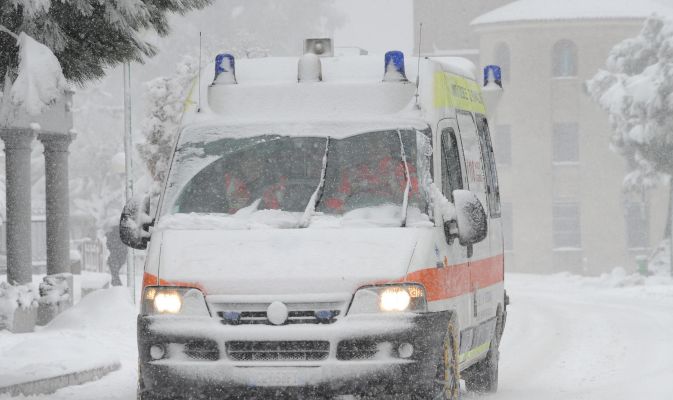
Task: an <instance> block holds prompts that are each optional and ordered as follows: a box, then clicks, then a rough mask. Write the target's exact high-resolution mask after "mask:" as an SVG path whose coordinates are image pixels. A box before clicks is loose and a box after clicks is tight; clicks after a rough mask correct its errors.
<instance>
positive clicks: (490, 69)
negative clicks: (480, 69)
mask: <svg viewBox="0 0 673 400" xmlns="http://www.w3.org/2000/svg"><path fill="white" fill-rule="evenodd" d="M491 77H492V78H493V82H495V84H496V85H498V86H500V87H502V70H501V69H500V67H499V66H497V65H487V66H486V67H484V86H488V84H489V83H490V82H491Z"/></svg>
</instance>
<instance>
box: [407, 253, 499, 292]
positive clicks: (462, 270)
mask: <svg viewBox="0 0 673 400" xmlns="http://www.w3.org/2000/svg"><path fill="white" fill-rule="evenodd" d="M503 259H504V258H503V256H502V255H498V256H495V257H489V258H485V259H482V260H476V261H470V264H469V267H468V264H467V263H463V264H454V265H449V266H448V267H444V268H437V267H432V268H426V269H422V270H418V271H414V272H412V273H410V274H408V275H407V276H406V278H405V279H404V281H405V282H418V283H421V284H422V285H423V286H425V290H426V293H427V296H428V301H436V300H444V299H449V298H452V297H456V296H460V295H462V294H465V293H469V292H471V291H472V290H471V286H474V287H475V288H477V289H480V288H484V287H487V286H491V285H493V284H496V283H498V282H502V281H503V280H504V269H503ZM470 282H471V283H472V284H470Z"/></svg>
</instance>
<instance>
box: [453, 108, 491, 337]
mask: <svg viewBox="0 0 673 400" xmlns="http://www.w3.org/2000/svg"><path fill="white" fill-rule="evenodd" d="M457 120H458V127H459V129H460V136H461V139H462V143H463V157H464V158H465V166H466V171H467V182H468V188H469V190H470V191H471V192H473V193H474V194H475V195H476V196H477V198H478V199H479V201H481V204H482V205H483V206H484V209H485V210H486V214H487V215H489V213H490V210H489V202H488V194H487V192H488V185H487V176H486V172H485V169H484V166H485V164H486V163H485V159H484V157H482V147H481V141H480V138H479V133H478V131H477V124H476V122H475V120H474V117H473V115H472V113H470V112H465V111H460V110H459V111H458V112H457ZM487 220H488V229H489V231H490V230H491V220H490V218H489V219H487ZM467 253H468V259H469V261H468V264H469V270H470V289H471V291H472V293H473V307H472V312H473V314H472V316H473V318H474V326H475V327H476V328H478V326H479V325H480V324H481V323H484V322H485V321H487V320H489V319H490V318H491V317H492V316H491V315H489V310H488V308H489V307H485V308H484V307H482V306H483V305H484V299H482V298H481V297H480V295H481V293H480V289H482V288H483V287H482V286H483V282H484V279H483V278H484V276H485V275H487V274H488V272H489V269H488V263H489V262H490V259H491V258H492V254H491V243H490V240H489V239H488V237H487V238H486V239H484V240H482V241H481V242H479V243H475V244H474V245H472V246H468V249H467ZM477 333H478V332H476V333H475V336H476V335H477ZM475 340H476V341H479V338H476V337H475ZM481 344H482V343H474V346H479V345H481Z"/></svg>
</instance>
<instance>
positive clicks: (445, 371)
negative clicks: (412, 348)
mask: <svg viewBox="0 0 673 400" xmlns="http://www.w3.org/2000/svg"><path fill="white" fill-rule="evenodd" d="M457 331H458V329H457V323H456V316H455V314H454V315H453V316H452V317H451V320H450V321H449V326H448V327H447V330H446V333H445V334H444V340H443V341H442V348H441V349H440V350H441V351H439V352H438V354H439V356H438V357H437V360H436V363H437V368H436V374H435V377H434V379H431V380H430V381H427V382H425V383H424V384H423V385H422V386H420V387H418V388H417V389H416V390H415V391H414V393H413V394H412V396H411V398H412V400H458V399H460V370H459V369H458V335H457Z"/></svg>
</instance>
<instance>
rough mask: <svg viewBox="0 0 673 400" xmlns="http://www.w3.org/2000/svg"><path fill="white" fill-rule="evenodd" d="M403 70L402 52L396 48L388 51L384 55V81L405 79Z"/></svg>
mask: <svg viewBox="0 0 673 400" xmlns="http://www.w3.org/2000/svg"><path fill="white" fill-rule="evenodd" d="M406 80H407V75H406V73H405V72H404V53H402V52H401V51H398V50H393V51H389V52H387V53H386V56H385V70H384V75H383V81H384V82H401V81H406Z"/></svg>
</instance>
